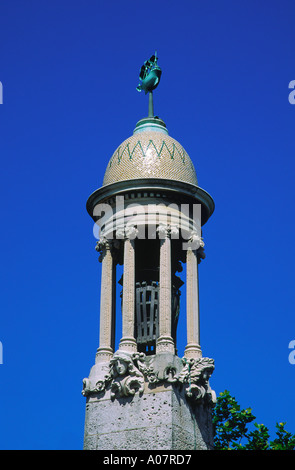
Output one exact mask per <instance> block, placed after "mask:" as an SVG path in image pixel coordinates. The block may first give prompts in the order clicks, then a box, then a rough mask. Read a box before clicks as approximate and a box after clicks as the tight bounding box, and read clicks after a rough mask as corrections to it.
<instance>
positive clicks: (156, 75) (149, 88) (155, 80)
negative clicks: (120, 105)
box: [136, 52, 162, 117]
mask: <svg viewBox="0 0 295 470" xmlns="http://www.w3.org/2000/svg"><path fill="white" fill-rule="evenodd" d="M161 75H162V69H161V68H160V67H159V66H158V57H157V52H155V54H154V55H152V56H151V57H150V59H148V60H146V61H145V62H144V64H143V65H142V67H141V69H140V73H139V84H138V86H137V87H136V89H137V91H141V90H143V91H144V92H145V94H147V93H149V114H148V115H149V117H153V116H154V105H153V90H155V89H156V88H157V86H158V85H159V83H160V78H161Z"/></svg>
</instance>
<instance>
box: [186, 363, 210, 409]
mask: <svg viewBox="0 0 295 470" xmlns="http://www.w3.org/2000/svg"><path fill="white" fill-rule="evenodd" d="M182 362H183V366H184V367H183V369H182V371H181V373H180V374H179V375H178V377H177V382H178V384H179V385H181V386H184V387H185V395H186V396H187V397H188V398H190V399H193V400H195V401H199V400H204V399H205V400H206V401H207V402H209V403H211V404H215V402H216V395H215V392H214V391H213V390H212V389H211V387H210V385H209V378H210V377H211V375H212V373H213V371H214V360H213V359H210V358H208V357H201V358H199V359H193V358H192V359H186V358H183V359H182Z"/></svg>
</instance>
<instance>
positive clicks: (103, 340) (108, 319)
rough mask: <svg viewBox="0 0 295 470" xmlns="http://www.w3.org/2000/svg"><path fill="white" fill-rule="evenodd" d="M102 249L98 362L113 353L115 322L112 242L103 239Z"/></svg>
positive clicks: (107, 359) (99, 248) (105, 359)
mask: <svg viewBox="0 0 295 470" xmlns="http://www.w3.org/2000/svg"><path fill="white" fill-rule="evenodd" d="M98 251H101V257H100V258H101V262H102V269H101V294H100V330H99V348H98V349H97V353H96V362H108V361H109V360H110V359H111V357H112V355H113V352H114V351H113V344H112V342H113V331H114V322H115V316H114V312H115V306H114V301H115V298H114V294H113V286H114V277H115V276H114V274H115V273H114V260H113V255H112V251H111V246H110V242H108V241H107V240H102V241H100V242H99V244H98Z"/></svg>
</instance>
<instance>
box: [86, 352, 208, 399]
mask: <svg viewBox="0 0 295 470" xmlns="http://www.w3.org/2000/svg"><path fill="white" fill-rule="evenodd" d="M167 357H168V356H166V357H165V358H164V357H163V358H159V357H157V356H155V357H154V359H151V358H149V357H147V356H146V355H145V354H144V353H139V352H136V353H128V352H125V351H120V350H119V351H117V352H116V353H115V354H114V355H113V357H112V359H111V360H110V362H109V372H108V373H107V374H106V375H105V376H104V377H102V378H101V379H99V380H98V381H97V382H96V383H95V386H94V387H92V386H91V383H90V380H89V379H84V380H83V390H82V394H83V395H84V396H89V395H95V394H101V393H105V392H106V391H110V397H111V399H113V400H114V399H116V398H121V397H130V396H131V397H132V396H133V395H135V394H136V393H138V394H139V395H140V396H141V395H142V394H143V392H144V387H145V384H146V386H148V387H155V386H158V385H161V384H171V385H173V386H175V387H177V388H178V389H179V390H182V389H183V388H184V390H185V396H186V397H187V398H188V399H190V400H192V401H194V402H200V401H203V402H206V403H209V404H211V405H214V404H215V402H216V395H215V392H214V391H213V390H212V389H211V387H210V385H209V378H210V377H211V375H212V373H213V370H214V361H213V359H210V358H207V357H202V358H199V359H186V358H183V359H180V358H177V359H178V360H179V362H177V361H176V362H175V361H174V362H173V360H171V361H169V360H168V362H167Z"/></svg>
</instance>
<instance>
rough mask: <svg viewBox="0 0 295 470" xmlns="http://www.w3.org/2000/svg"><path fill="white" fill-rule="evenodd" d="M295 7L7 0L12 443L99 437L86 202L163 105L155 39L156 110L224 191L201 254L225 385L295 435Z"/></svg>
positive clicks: (7, 393) (2, 440) (6, 342)
mask: <svg viewBox="0 0 295 470" xmlns="http://www.w3.org/2000/svg"><path fill="white" fill-rule="evenodd" d="M294 15H295V5H294V2H293V1H291V0H290V1H288V0H281V1H274V0H270V1H266V0H263V1H259V2H257V1H254V0H248V1H247V2H246V1H236V0H231V1H230V0H228V1H227V0H212V1H210V2H204V1H202V2H199V1H195V0H184V1H182V2H179V1H174V0H170V1H169V2H167V1H161V0H158V1H156V2H155V1H150V2H149V3H148V4H147V3H145V2H138V1H135V0H126V1H124V2H123V1H121V0H120V1H119V0H113V1H112V2H106V1H98V0H83V1H82V0H80V1H77V0H71V1H68V0H58V1H57V0H51V1H44V0H38V1H37V0H30V1H29V2H24V1H22V0H10V1H9V2H2V3H1V15H0V57H1V67H0V81H1V82H2V84H3V104H1V105H0V151H1V153H0V155H1V185H0V191H1V199H0V200H1V224H2V228H1V236H2V240H1V320H0V341H1V343H2V345H3V364H1V365H0V416H1V426H0V448H1V449H81V448H82V445H83V427H84V410H85V398H84V397H82V395H81V389H82V379H83V377H86V376H88V374H89V371H90V367H91V366H92V364H93V362H94V357H95V352H96V348H97V346H98V333H99V331H98V327H99V296H100V265H99V263H98V260H97V258H98V256H97V253H96V252H95V250H94V246H95V239H94V237H93V233H92V226H93V225H92V221H91V219H90V217H89V215H88V214H87V212H86V209H85V203H86V200H87V198H88V196H89V194H90V193H91V192H93V191H94V190H95V189H96V188H98V187H100V186H101V184H102V179H103V174H104V171H105V168H106V165H107V162H108V160H109V158H110V157H111V155H112V153H113V151H114V150H115V149H116V147H117V146H118V145H119V144H120V143H121V142H122V141H123V140H124V139H125V138H127V137H128V136H129V135H131V134H132V131H133V129H134V126H135V123H136V122H137V121H138V120H139V119H140V118H142V117H144V116H145V115H146V113H147V99H146V98H145V96H144V95H143V94H139V93H138V92H137V91H136V86H137V84H138V72H139V68H140V66H141V65H142V62H143V61H144V60H145V59H147V58H148V57H149V56H150V55H151V54H152V53H154V51H155V50H157V51H158V56H159V64H160V65H161V67H162V69H163V74H162V79H161V84H160V86H159V88H158V90H157V92H156V93H155V113H156V114H158V115H159V116H160V117H161V118H163V119H164V120H165V122H166V124H167V127H168V129H169V133H170V135H172V136H173V137H174V138H176V139H177V140H179V141H180V142H181V143H182V145H183V146H184V148H185V149H186V150H187V152H188V153H189V155H190V157H191V158H192V160H193V162H194V164H195V167H196V170H197V175H198V179H199V184H200V186H201V187H202V188H204V189H205V190H207V191H208V192H209V193H210V194H211V195H212V196H213V198H214V200H215V204H216V210H215V213H214V215H213V216H212V218H211V219H210V220H209V222H208V223H207V224H206V225H205V227H204V231H203V235H204V241H205V249H206V254H207V258H206V260H205V261H203V262H202V263H201V265H200V307H201V346H202V350H203V354H204V355H207V356H209V357H213V358H214V359H215V365H216V370H215V372H214V374H213V376H212V378H211V382H210V383H211V386H212V388H213V389H215V391H216V392H217V394H219V393H220V392H221V391H223V390H224V389H228V390H230V392H231V393H232V394H233V395H234V396H235V397H236V399H237V400H238V401H239V403H240V404H241V406H243V407H248V406H251V407H252V408H253V413H254V414H255V415H256V416H257V422H259V423H264V424H265V425H267V426H268V427H269V428H270V430H271V431H272V432H273V431H274V429H275V422H276V421H286V422H287V426H286V427H287V429H288V430H289V431H291V432H293V433H295V413H294V400H293V398H294V388H295V365H291V364H290V363H289V362H288V355H289V352H290V350H289V349H288V345H289V342H290V341H291V340H294V339H295V327H294V304H295V294H294V293H295V289H294V284H295V276H294V274H295V272H294V270H295V268H294V266H295V250H294V238H295V224H294V200H295V188H294V172H295V158H294V157H295V152H294V150H295V143H294V123H295V105H291V104H290V103H289V101H288V95H289V92H290V90H289V89H288V84H289V82H290V81H291V80H295V65H294V64H295V62H294V43H295V29H294ZM182 314H183V312H182ZM184 335H185V325H184V324H183V325H182V327H181V331H180V334H179V336H180V337H182V340H181V341H180V343H179V349H180V354H181V353H182V352H183V348H184V345H185V337H184Z"/></svg>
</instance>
